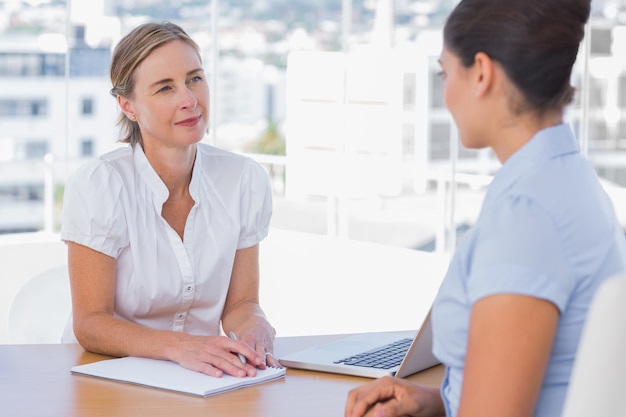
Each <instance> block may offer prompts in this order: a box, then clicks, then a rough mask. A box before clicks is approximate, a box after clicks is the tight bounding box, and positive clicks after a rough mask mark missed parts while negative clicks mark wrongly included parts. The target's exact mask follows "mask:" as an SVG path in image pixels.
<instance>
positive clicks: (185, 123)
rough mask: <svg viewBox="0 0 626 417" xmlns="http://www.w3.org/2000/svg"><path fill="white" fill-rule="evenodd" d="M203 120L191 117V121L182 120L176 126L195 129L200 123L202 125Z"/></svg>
mask: <svg viewBox="0 0 626 417" xmlns="http://www.w3.org/2000/svg"><path fill="white" fill-rule="evenodd" d="M201 119H202V117H201V116H196V117H190V118H189V119H185V120H181V121H180V122H177V123H176V125H177V126H185V127H193V126H195V125H197V124H198V123H200V120H201Z"/></svg>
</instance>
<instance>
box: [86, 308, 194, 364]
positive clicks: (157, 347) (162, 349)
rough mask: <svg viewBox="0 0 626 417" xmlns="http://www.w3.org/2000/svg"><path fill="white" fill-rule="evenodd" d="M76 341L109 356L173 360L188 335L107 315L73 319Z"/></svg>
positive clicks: (87, 348)
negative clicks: (152, 327)
mask: <svg viewBox="0 0 626 417" xmlns="http://www.w3.org/2000/svg"><path fill="white" fill-rule="evenodd" d="M74 332H75V335H76V338H77V340H78V342H79V343H80V344H81V346H83V348H85V349H86V350H88V351H91V352H95V353H102V354H105V355H111V356H118V357H123V356H138V357H146V358H154V359H167V360H176V352H177V351H178V350H179V345H180V344H181V342H182V341H184V340H186V339H188V338H189V337H192V336H189V335H187V334H185V333H182V332H174V331H167V330H155V329H150V328H147V327H144V326H141V325H139V324H135V323H131V322H129V321H126V320H123V319H119V318H116V317H113V316H111V315H109V314H92V315H90V316H89V317H86V318H84V319H81V320H78V319H76V318H75V319H74Z"/></svg>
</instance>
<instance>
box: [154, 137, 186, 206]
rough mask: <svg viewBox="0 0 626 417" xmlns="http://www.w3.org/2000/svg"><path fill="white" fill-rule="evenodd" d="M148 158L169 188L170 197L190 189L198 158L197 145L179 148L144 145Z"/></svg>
mask: <svg viewBox="0 0 626 417" xmlns="http://www.w3.org/2000/svg"><path fill="white" fill-rule="evenodd" d="M144 153H145V154H146V158H147V159H148V161H149V162H150V165H152V167H153V168H154V170H155V171H156V173H157V174H158V176H159V177H160V178H161V180H162V181H163V183H165V186H166V187H167V189H168V190H169V193H170V197H176V196H180V195H182V194H184V193H187V192H188V191H189V183H190V182H191V173H192V171H193V164H194V162H195V158H196V145H195V144H194V145H190V146H184V147H178V148H151V147H148V148H146V147H144Z"/></svg>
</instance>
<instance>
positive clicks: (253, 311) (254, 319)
mask: <svg viewBox="0 0 626 417" xmlns="http://www.w3.org/2000/svg"><path fill="white" fill-rule="evenodd" d="M249 326H254V327H259V326H260V327H261V328H263V329H264V331H265V332H267V333H268V334H269V335H271V336H272V337H273V335H274V329H273V328H272V326H271V325H270V323H269V321H268V320H267V318H266V316H265V313H264V312H263V309H262V308H261V306H260V305H259V303H258V302H256V300H248V301H243V302H241V303H239V304H237V305H236V306H233V307H231V308H228V309H227V310H225V311H224V314H223V315H222V327H223V329H224V331H225V332H229V331H233V332H237V329H240V328H242V327H249Z"/></svg>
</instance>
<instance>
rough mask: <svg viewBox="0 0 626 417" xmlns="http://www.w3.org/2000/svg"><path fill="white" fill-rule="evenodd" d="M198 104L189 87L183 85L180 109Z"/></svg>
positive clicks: (190, 107)
mask: <svg viewBox="0 0 626 417" xmlns="http://www.w3.org/2000/svg"><path fill="white" fill-rule="evenodd" d="M197 104H198V100H197V99H196V96H195V94H194V93H193V91H191V90H190V89H189V88H187V87H185V88H183V89H182V90H181V97H180V107H181V109H185V110H189V109H194V108H195V107H196V105H197Z"/></svg>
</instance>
